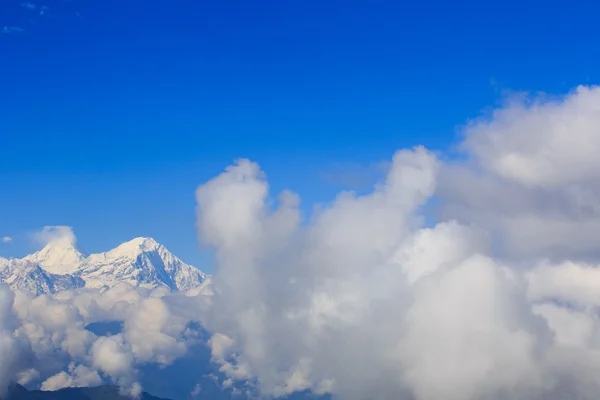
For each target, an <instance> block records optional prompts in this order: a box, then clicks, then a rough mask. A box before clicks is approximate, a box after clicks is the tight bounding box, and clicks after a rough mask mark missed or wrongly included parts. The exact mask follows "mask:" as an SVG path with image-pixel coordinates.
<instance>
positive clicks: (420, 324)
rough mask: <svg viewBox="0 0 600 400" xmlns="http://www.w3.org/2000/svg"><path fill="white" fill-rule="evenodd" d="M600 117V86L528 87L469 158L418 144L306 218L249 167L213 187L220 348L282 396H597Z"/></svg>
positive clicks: (213, 322)
mask: <svg viewBox="0 0 600 400" xmlns="http://www.w3.org/2000/svg"><path fill="white" fill-rule="evenodd" d="M599 119H600V89H598V88H595V87H581V88H578V89H577V90H575V91H574V92H572V93H570V94H568V95H567V96H565V97H563V98H560V99H555V98H554V99H552V98H542V97H539V98H533V99H531V98H526V97H521V98H517V99H511V100H510V101H509V102H508V103H507V105H506V106H505V107H503V108H501V109H498V110H496V111H495V112H494V113H493V114H492V115H491V116H489V117H488V118H487V119H480V120H476V121H474V122H473V123H471V124H470V125H468V126H467V127H466V128H465V139H464V142H463V144H462V148H463V149H464V151H465V153H466V154H465V157H464V160H463V161H460V162H442V161H440V160H438V158H437V157H436V156H435V155H434V154H432V153H430V152H428V151H427V150H426V149H423V148H419V147H417V148H415V149H412V150H400V151H398V152H397V153H396V154H395V155H394V158H393V162H392V166H391V167H390V170H389V172H388V175H387V178H386V180H385V182H384V183H382V184H381V185H378V186H376V187H375V188H374V189H373V191H372V192H371V193H370V194H367V195H364V196H356V195H354V194H353V193H351V192H347V193H341V194H340V195H339V196H338V197H337V198H336V199H335V201H333V202H332V203H331V204H330V205H328V206H327V207H325V208H324V209H322V210H321V211H319V212H318V213H317V214H316V215H314V216H312V218H311V219H310V220H309V221H307V222H306V223H305V221H304V220H303V218H302V216H301V215H300V211H299V206H298V205H299V198H298V197H297V196H296V195H294V194H292V193H287V192H286V193H283V194H282V195H280V197H279V202H278V203H277V204H276V205H275V206H273V203H272V202H271V201H270V197H269V193H268V184H267V181H266V180H265V175H264V173H263V172H262V171H261V170H260V168H259V166H258V165H257V164H255V163H252V162H250V161H248V160H240V161H238V162H237V163H236V164H235V165H233V166H231V167H229V168H228V169H227V170H226V171H225V172H224V173H223V174H221V175H219V176H218V177H216V178H214V179H213V180H211V181H210V182H208V183H206V184H204V185H202V186H200V187H199V188H198V190H197V192H196V198H197V203H198V231H199V236H200V239H201V242H202V243H203V244H204V245H206V244H208V245H210V246H212V247H213V248H214V249H215V251H216V262H217V269H216V272H215V276H214V280H213V283H214V288H213V289H214V292H215V295H214V297H213V304H212V307H211V309H210V314H209V317H208V319H207V321H206V326H207V328H208V329H209V330H210V331H211V332H214V333H215V335H214V336H213V339H212V341H211V345H212V348H213V359H214V360H215V361H217V362H220V363H221V364H222V368H221V370H222V371H224V372H225V373H227V374H228V375H229V376H230V377H231V379H233V380H250V381H251V382H257V383H256V384H257V385H258V389H259V390H260V391H261V393H262V394H264V395H274V396H279V395H283V394H287V393H292V392H294V391H300V390H305V389H310V390H312V391H314V392H317V393H321V392H329V393H333V394H334V395H336V396H339V398H340V399H350V400H352V399H363V398H378V399H423V400H437V399H481V398H486V399H519V398H521V399H542V398H544V399H546V398H557V399H558V398H566V397H569V398H574V397H577V398H585V399H588V398H589V399H591V398H595V396H596V394H597V392H598V390H599V389H600V379H598V376H599V375H598V374H597V372H598V367H599V366H600V364H599V362H600V358H599V356H600V353H599V352H598V344H599V343H600V342H598V339H599V337H598V332H599V330H598V328H600V326H598V323H597V312H596V307H597V305H598V301H599V300H598V299H599V297H598V295H597V294H596V292H597V286H598V283H597V282H600V281H598V277H599V276H598V274H597V271H598V269H597V262H598V254H597V249H596V248H597V243H596V242H597V241H596V238H597V237H599V236H598V233H600V231H599V230H598V228H599V227H600V224H599V223H600V219H599V218H598V216H599V214H598V211H599V210H600V208H599V205H600V191H599V190H600V185H598V183H599V182H600V172H598V171H600V169H599V168H598V167H599V165H598V160H599V159H598V158H597V157H596V154H595V153H596V149H597V148H600V143H598V145H599V146H594V143H596V142H598V141H600V124H599V123H598V122H599ZM433 196H435V197H436V199H437V202H438V203H439V204H440V207H439V217H438V218H437V222H436V223H435V224H429V225H426V224H425V223H424V221H425V220H426V218H425V217H426V216H425V215H423V214H422V212H423V211H422V210H423V206H424V205H425V204H427V203H428V202H429V201H430V200H431V199H432V198H433Z"/></svg>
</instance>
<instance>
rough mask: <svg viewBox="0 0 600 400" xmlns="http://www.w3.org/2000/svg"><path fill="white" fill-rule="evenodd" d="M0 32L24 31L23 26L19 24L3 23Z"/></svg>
mask: <svg viewBox="0 0 600 400" xmlns="http://www.w3.org/2000/svg"><path fill="white" fill-rule="evenodd" d="M2 33H5V34H10V33H25V30H24V29H23V28H21V27H20V26H8V25H5V26H4V28H2Z"/></svg>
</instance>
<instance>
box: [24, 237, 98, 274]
mask: <svg viewBox="0 0 600 400" xmlns="http://www.w3.org/2000/svg"><path fill="white" fill-rule="evenodd" d="M85 258H86V256H85V255H84V254H83V253H82V252H81V251H80V250H79V249H78V248H77V247H76V246H75V244H73V243H69V242H62V241H53V242H50V243H48V244H47V245H46V247H44V248H43V249H42V250H40V251H38V252H36V253H33V254H30V255H28V256H27V257H25V258H23V260H24V261H27V262H31V263H34V264H39V265H40V266H41V267H43V268H44V269H45V270H46V271H48V272H51V273H54V274H70V273H75V272H76V271H77V270H78V268H79V266H80V265H81V263H82V262H83V261H84V260H85Z"/></svg>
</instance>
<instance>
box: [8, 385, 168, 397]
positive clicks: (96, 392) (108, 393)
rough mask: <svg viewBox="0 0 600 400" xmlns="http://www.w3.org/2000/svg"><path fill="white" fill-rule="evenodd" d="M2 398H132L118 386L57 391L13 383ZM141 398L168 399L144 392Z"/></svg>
mask: <svg viewBox="0 0 600 400" xmlns="http://www.w3.org/2000/svg"><path fill="white" fill-rule="evenodd" d="M2 400H131V398H130V397H127V396H123V395H121V394H119V388H118V387H116V386H98V387H90V388H65V389H61V390H57V391H52V392H50V391H41V390H27V389H25V388H24V387H23V386H21V385H18V384H13V385H11V387H10V388H9V389H8V393H7V395H6V397H5V398H4V399H2ZM140 400H166V399H161V398H160V397H155V396H152V395H150V394H148V393H145V392H144V393H142V395H141V397H140Z"/></svg>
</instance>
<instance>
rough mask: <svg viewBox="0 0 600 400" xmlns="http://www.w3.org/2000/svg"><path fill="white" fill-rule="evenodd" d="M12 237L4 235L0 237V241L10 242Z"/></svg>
mask: <svg viewBox="0 0 600 400" xmlns="http://www.w3.org/2000/svg"><path fill="white" fill-rule="evenodd" d="M12 241H13V239H12V238H11V237H10V236H4V237H1V238H0V242H2V243H11V242H12Z"/></svg>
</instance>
